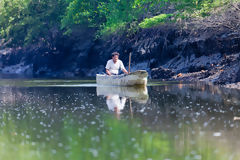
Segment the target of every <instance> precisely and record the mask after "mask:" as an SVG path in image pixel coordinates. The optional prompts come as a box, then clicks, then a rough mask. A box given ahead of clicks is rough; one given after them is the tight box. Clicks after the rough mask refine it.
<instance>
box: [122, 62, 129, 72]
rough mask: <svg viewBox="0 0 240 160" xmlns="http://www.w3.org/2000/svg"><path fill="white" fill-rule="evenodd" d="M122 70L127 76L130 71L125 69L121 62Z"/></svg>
mask: <svg viewBox="0 0 240 160" xmlns="http://www.w3.org/2000/svg"><path fill="white" fill-rule="evenodd" d="M121 69H122V71H123V72H124V73H125V74H128V71H127V70H126V69H125V67H124V65H123V63H122V61H121Z"/></svg>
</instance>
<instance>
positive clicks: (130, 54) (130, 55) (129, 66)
mask: <svg viewBox="0 0 240 160" xmlns="http://www.w3.org/2000/svg"><path fill="white" fill-rule="evenodd" d="M131 57H132V52H130V53H129V62H128V73H130V68H131Z"/></svg>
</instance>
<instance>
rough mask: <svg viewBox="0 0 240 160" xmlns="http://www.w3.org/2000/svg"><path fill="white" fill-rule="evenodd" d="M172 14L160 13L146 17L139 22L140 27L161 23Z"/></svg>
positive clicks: (149, 26)
mask: <svg viewBox="0 0 240 160" xmlns="http://www.w3.org/2000/svg"><path fill="white" fill-rule="evenodd" d="M171 16H173V14H160V15H158V16H154V17H152V18H146V19H144V21H143V22H141V23H140V24H139V26H140V27H141V28H151V27H154V26H157V25H160V24H161V23H164V22H166V21H167V20H168V18H169V17H171Z"/></svg>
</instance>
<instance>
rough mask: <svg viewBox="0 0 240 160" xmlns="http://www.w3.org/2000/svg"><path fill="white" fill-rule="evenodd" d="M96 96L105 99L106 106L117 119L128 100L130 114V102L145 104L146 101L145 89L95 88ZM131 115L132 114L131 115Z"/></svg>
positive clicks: (146, 93) (146, 91) (146, 92)
mask: <svg viewBox="0 0 240 160" xmlns="http://www.w3.org/2000/svg"><path fill="white" fill-rule="evenodd" d="M97 96H104V97H106V104H107V106H108V109H109V110H110V111H113V112H114V113H115V115H116V117H117V118H118V119H119V118H120V114H121V112H122V110H123V109H124V107H125V105H126V102H127V100H129V107H130V112H132V106H131V101H134V102H136V103H139V104H145V103H147V101H148V97H149V96H148V90H147V87H116V86H97ZM131 114H132V113H131Z"/></svg>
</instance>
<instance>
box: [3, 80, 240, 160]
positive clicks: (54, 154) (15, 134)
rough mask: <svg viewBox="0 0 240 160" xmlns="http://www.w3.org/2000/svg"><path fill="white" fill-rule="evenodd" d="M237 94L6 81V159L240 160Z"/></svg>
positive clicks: (207, 88) (214, 89) (168, 86)
mask: <svg viewBox="0 0 240 160" xmlns="http://www.w3.org/2000/svg"><path fill="white" fill-rule="evenodd" d="M239 93H240V92H239V91H238V90H233V89H232V90H230V89H224V88H221V87H219V86H213V85H206V84H197V83H195V84H183V83H177V82H150V83H149V85H148V87H146V88H133V87H130V88H129V87H111V86H107V87H106V86H105V87H104V86H97V85H96V84H95V81H94V80H27V79H15V80H13V79H4V80H0V106H1V107H0V158H1V159H24V160H26V159H29V160H35V159H54V160H55V159H71V160H75V159H78V160H79V159H80V160H81V159H82V160H88V159H102V160H106V159H116V160H118V159H119V160H124V159H129V160H132V159H140V160H155V159H156V160H197V159H202V160H238V159H240V153H239V147H240V142H239V141H238V139H239V138H240V134H239V133H240V129H239V119H240V118H239V117H240V94H239ZM13 152H14V154H12V153H13Z"/></svg>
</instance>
